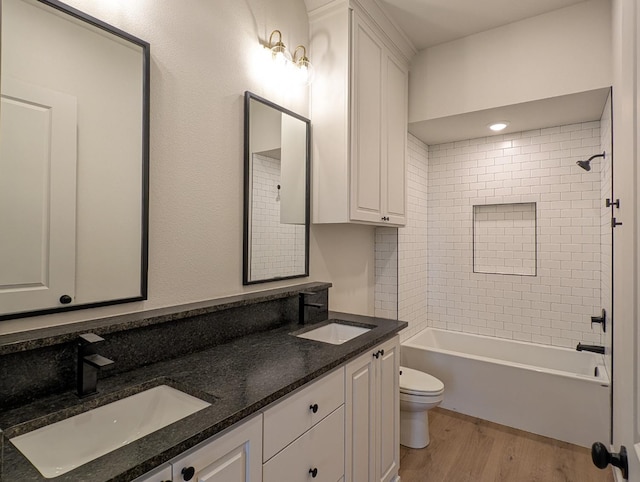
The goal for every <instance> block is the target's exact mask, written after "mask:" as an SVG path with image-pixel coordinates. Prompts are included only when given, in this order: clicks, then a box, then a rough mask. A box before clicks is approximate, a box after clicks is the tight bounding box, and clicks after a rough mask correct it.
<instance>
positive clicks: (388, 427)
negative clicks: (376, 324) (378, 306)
mask: <svg viewBox="0 0 640 482" xmlns="http://www.w3.org/2000/svg"><path fill="white" fill-rule="evenodd" d="M379 349H380V357H379V358H378V359H377V360H376V382H377V387H376V400H377V402H376V427H377V431H376V452H377V457H376V480H378V481H380V482H389V481H392V480H394V478H395V477H396V475H398V470H399V466H400V430H399V427H400V420H399V417H400V386H399V384H400V376H399V373H400V345H399V343H398V337H395V338H394V339H393V340H390V341H388V342H386V343H384V344H382V345H380V347H379Z"/></svg>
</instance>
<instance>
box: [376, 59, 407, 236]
mask: <svg viewBox="0 0 640 482" xmlns="http://www.w3.org/2000/svg"><path fill="white" fill-rule="evenodd" d="M385 63H386V65H385V71H386V72H385V73H386V75H385V77H384V79H385V81H386V86H385V97H386V98H385V109H386V115H385V121H386V151H385V154H386V156H385V157H386V161H387V162H386V170H385V172H384V173H383V176H382V195H383V200H384V203H383V206H384V208H383V210H384V212H386V216H387V217H388V218H389V220H388V221H389V223H390V224H400V225H403V224H405V223H406V203H407V189H406V183H407V174H406V172H407V104H408V73H407V70H406V69H405V68H404V67H403V66H402V65H401V64H400V63H399V62H398V61H397V60H396V59H395V58H394V57H393V56H391V55H387V56H385Z"/></svg>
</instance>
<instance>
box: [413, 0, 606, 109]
mask: <svg viewBox="0 0 640 482" xmlns="http://www.w3.org/2000/svg"><path fill="white" fill-rule="evenodd" d="M611 82H612V78H611V3H610V1H609V0H588V1H586V2H581V3H578V4H575V5H573V6H570V7H566V8H563V9H560V10H556V11H554V12H550V13H547V14H543V15H539V16H536V17H532V18H529V19H526V20H522V21H519V22H514V23H511V24H508V25H504V26H502V27H498V28H495V29H492V30H488V31H486V32H481V33H478V34H475V35H471V36H468V37H465V38H462V39H459V40H455V41H452V42H447V43H444V44H441V45H438V46H435V47H432V48H429V49H425V50H423V51H421V52H419V53H418V55H416V56H415V57H414V59H413V63H412V67H411V73H410V76H409V122H417V121H423V120H428V119H435V118H439V117H446V116H451V115H456V114H461V113H465V112H473V111H478V110H482V109H489V108H493V107H499V106H505V105H510V104H517V103H521V102H528V101H533V100H538V99H544V98H548V97H555V96H559V95H565V94H571V93H576V92H582V91H588V90H592V89H597V88H602V87H608V86H610V85H611Z"/></svg>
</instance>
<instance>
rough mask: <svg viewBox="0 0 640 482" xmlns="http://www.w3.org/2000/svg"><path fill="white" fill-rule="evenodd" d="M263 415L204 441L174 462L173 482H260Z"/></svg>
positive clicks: (172, 466)
mask: <svg viewBox="0 0 640 482" xmlns="http://www.w3.org/2000/svg"><path fill="white" fill-rule="evenodd" d="M261 452H262V415H258V416H256V417H253V418H251V419H249V420H248V421H246V422H243V423H242V424H241V425H240V426H237V427H236V426H234V427H233V428H231V429H227V431H225V432H224V434H222V435H220V436H214V437H213V438H211V439H208V440H205V441H204V442H202V443H200V444H199V445H197V446H196V447H194V448H193V449H192V450H190V451H189V452H186V453H185V454H183V455H180V456H178V457H177V458H175V459H173V460H171V468H172V473H173V479H172V480H174V481H183V480H192V481H194V482H195V481H198V482H215V481H229V480H233V481H238V482H241V481H242V482H249V481H259V480H260V475H261V465H262V464H261V461H260V453H261Z"/></svg>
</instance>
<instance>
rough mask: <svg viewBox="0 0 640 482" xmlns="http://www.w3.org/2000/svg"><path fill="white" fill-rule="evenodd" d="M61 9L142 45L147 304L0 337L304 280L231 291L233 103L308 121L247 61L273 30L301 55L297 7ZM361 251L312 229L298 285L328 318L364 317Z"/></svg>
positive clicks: (340, 230)
mask: <svg viewBox="0 0 640 482" xmlns="http://www.w3.org/2000/svg"><path fill="white" fill-rule="evenodd" d="M66 3H68V4H69V5H71V6H73V7H75V8H78V9H80V10H83V11H85V12H87V13H89V14H90V15H93V16H95V17H98V18H99V19H101V20H104V21H106V22H108V23H111V24H112V25H114V26H116V27H118V28H120V29H123V30H125V31H127V32H129V33H131V34H133V35H135V36H138V37H140V38H142V39H144V40H147V41H148V42H150V43H151V153H150V154H151V162H150V164H151V168H150V169H151V173H150V178H151V186H150V204H151V210H150V233H149V234H150V243H149V299H148V301H147V302H141V303H132V304H126V305H119V306H112V307H105V308H100V309H94V310H89V311H87V310H82V311H78V312H72V313H64V314H57V315H50V316H46V317H39V318H33V319H23V320H10V321H4V322H2V323H0V333H9V332H14V331H21V330H26V329H30V328H35V327H41V326H51V325H56V324H63V323H68V322H72V321H75V320H83V319H90V318H95V317H98V316H104V315H108V314H119V313H126V312H131V311H139V310H144V309H151V308H157V307H163V306H170V305H177V304H182V303H188V302H192V301H199V300H205V299H210V298H216V297H221V296H226V295H232V294H237V293H241V292H243V291H254V290H261V289H267V288H272V287H276V286H285V285H291V284H295V283H296V282H300V281H304V280H305V279H302V280H300V279H299V280H294V281H293V282H291V281H290V282H278V283H269V284H265V285H257V286H251V287H249V288H245V287H243V286H242V202H243V194H242V193H243V178H242V172H243V118H244V112H243V93H244V91H245V90H250V91H253V92H255V93H256V94H258V95H260V96H262V97H266V98H267V99H269V100H272V101H273V102H276V103H278V104H280V105H283V106H284V107H286V108H288V109H291V110H293V111H295V112H298V113H300V114H301V115H303V116H307V117H308V96H307V92H306V91H303V90H295V89H287V90H286V91H282V90H279V89H278V87H277V86H269V85H266V84H265V76H264V74H263V72H261V71H260V70H259V69H257V68H256V62H255V60H256V57H257V56H258V55H259V54H258V52H259V50H260V49H259V47H258V45H259V41H262V42H265V41H266V40H268V37H269V34H270V33H271V31H272V30H274V29H279V30H281V31H282V33H283V41H284V43H285V44H286V45H287V46H288V47H295V46H296V45H298V44H306V45H308V40H309V39H308V18H307V13H306V7H305V4H304V1H303V0H243V1H237V0H219V1H216V2H203V1H199V0H184V1H181V2H175V1H171V0H153V1H151V0H139V1H136V2H130V1H128V0H112V1H109V2H94V1H91V0H67V2H66ZM311 61H313V59H311ZM318 75H322V73H321V72H318ZM373 242H374V241H373V229H372V228H370V227H367V226H329V227H315V226H314V227H313V228H312V233H311V246H310V249H311V266H310V270H311V276H310V277H309V280H319V281H329V282H333V283H334V288H333V289H332V290H331V291H330V300H331V305H330V308H331V309H339V310H343V311H351V312H356V313H364V314H372V313H373V304H374V301H373V284H374V281H373V280H374V269H373V264H374V263H373Z"/></svg>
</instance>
